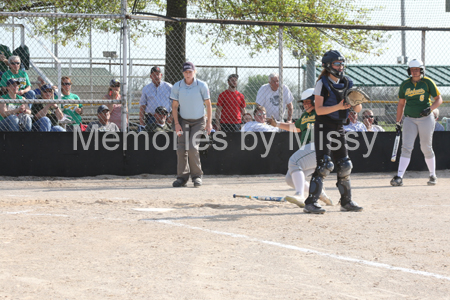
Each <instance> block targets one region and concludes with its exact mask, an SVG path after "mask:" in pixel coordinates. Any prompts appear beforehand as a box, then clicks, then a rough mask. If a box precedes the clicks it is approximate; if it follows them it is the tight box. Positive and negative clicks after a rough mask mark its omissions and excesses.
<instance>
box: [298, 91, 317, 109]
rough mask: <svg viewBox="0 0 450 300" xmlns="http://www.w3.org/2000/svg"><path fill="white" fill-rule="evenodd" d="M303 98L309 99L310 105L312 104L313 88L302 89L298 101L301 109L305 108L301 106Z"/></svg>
mask: <svg viewBox="0 0 450 300" xmlns="http://www.w3.org/2000/svg"><path fill="white" fill-rule="evenodd" d="M305 100H311V105H312V106H314V89H313V88H311V89H307V90H305V91H303V93H302V97H301V99H300V100H299V101H298V102H299V103H300V108H301V109H302V110H305V107H304V106H303V101H305Z"/></svg>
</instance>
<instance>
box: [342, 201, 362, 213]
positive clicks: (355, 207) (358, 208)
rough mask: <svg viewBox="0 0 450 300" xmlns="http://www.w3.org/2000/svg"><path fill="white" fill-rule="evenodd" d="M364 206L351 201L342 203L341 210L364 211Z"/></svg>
mask: <svg viewBox="0 0 450 300" xmlns="http://www.w3.org/2000/svg"><path fill="white" fill-rule="evenodd" d="M362 210H363V208H362V207H361V206H358V204H357V203H355V202H353V201H350V202H348V203H347V204H345V205H341V211H362Z"/></svg>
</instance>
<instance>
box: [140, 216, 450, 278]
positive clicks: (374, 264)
mask: <svg viewBox="0 0 450 300" xmlns="http://www.w3.org/2000/svg"><path fill="white" fill-rule="evenodd" d="M146 221H151V222H159V223H164V224H169V225H173V226H178V227H184V228H189V229H193V230H201V231H205V232H209V233H214V234H219V235H225V236H230V237H233V238H240V239H245V240H248V241H252V242H257V243H262V244H267V245H272V246H276V247H280V248H285V249H290V250H295V251H300V252H304V253H310V254H316V255H320V256H325V257H330V258H333V259H337V260H342V261H347V262H353V263H358V264H363V265H367V266H371V267H375V268H382V269H387V270H393V271H400V272H404V273H410V274H414V275H422V276H426V277H434V278H437V279H445V280H447V281H450V277H447V276H444V275H440V274H436V273H431V272H426V271H418V270H413V269H408V268H402V267H395V266H391V265H388V264H384V263H377V262H373V261H369V260H364V259H358V258H352V257H346V256H341V255H336V254H330V253H324V252H320V251H316V250H311V249H307V248H301V247H297V246H292V245H286V244H282V243H278V242H272V241H266V240H260V239H257V238H252V237H250V236H247V235H243V234H236V233H230V232H224V231H217V230H211V229H207V228H201V227H196V226H190V225H186V224H182V223H175V222H172V221H168V220H146Z"/></svg>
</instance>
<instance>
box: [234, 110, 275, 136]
mask: <svg viewBox="0 0 450 300" xmlns="http://www.w3.org/2000/svg"><path fill="white" fill-rule="evenodd" d="M253 116H254V117H255V121H250V122H247V123H245V125H244V126H243V127H242V129H241V132H245V131H253V132H266V131H273V132H279V131H280V128H278V127H273V126H271V125H269V124H267V123H266V109H265V108H264V106H258V107H256V108H255V110H254V111H253Z"/></svg>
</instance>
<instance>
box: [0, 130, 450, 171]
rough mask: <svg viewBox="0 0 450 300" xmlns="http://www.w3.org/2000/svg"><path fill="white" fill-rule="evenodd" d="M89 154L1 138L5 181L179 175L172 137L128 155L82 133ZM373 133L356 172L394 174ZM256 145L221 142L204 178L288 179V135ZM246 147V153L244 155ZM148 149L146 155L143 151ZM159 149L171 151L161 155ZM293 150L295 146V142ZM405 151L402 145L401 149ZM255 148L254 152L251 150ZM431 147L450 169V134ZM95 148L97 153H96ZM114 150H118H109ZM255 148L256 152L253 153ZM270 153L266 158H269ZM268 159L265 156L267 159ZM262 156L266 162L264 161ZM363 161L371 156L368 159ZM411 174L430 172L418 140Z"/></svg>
mask: <svg viewBox="0 0 450 300" xmlns="http://www.w3.org/2000/svg"><path fill="white" fill-rule="evenodd" d="M82 134H83V138H84V143H85V146H86V149H87V150H84V149H83V145H82V142H81V140H78V141H77V150H74V136H73V134H67V133H52V134H48V133H26V132H25V133H20V132H19V133H17V132H5V133H0V138H1V140H2V143H1V146H0V162H1V166H2V167H1V169H0V175H1V176H62V177H81V176H96V175H103V174H109V175H120V176H130V175H138V174H162V175H174V176H175V174H176V153H175V150H174V145H173V141H174V139H173V136H172V133H170V137H169V138H168V139H166V138H164V136H162V135H159V136H156V137H155V136H154V135H152V134H150V135H149V142H148V143H146V141H145V139H144V136H139V137H138V139H137V141H138V143H137V144H136V145H135V144H134V137H133V136H128V137H127V150H124V149H123V137H122V136H119V137H118V140H114V139H113V136H111V135H109V137H108V136H106V138H107V143H106V144H105V145H106V147H103V145H102V142H101V141H102V140H103V138H105V135H104V133H99V134H98V139H99V143H98V146H97V147H96V145H95V144H96V143H95V137H93V138H92V139H91V141H90V142H88V139H89V134H88V133H82ZM373 136H374V133H367V135H366V136H365V137H364V136H363V135H360V136H358V137H352V139H353V140H354V142H351V143H349V146H351V147H352V148H355V145H356V143H359V144H360V147H358V148H357V149H355V150H351V151H349V155H350V158H351V159H352V162H353V165H354V167H353V172H393V173H394V172H396V170H397V166H398V162H397V163H392V162H391V161H390V157H391V152H392V146H393V143H394V139H395V133H394V132H382V133H378V135H377V136H376V138H375V141H374V143H373V149H372V151H371V153H370V155H368V156H367V154H368V147H367V146H366V142H365V140H366V139H367V140H368V141H372V138H373ZM255 137H256V139H254V137H252V136H246V137H245V138H244V139H243V140H242V137H241V134H240V133H230V134H228V135H227V136H226V137H220V139H221V140H222V141H219V142H217V143H216V146H220V147H222V146H223V145H224V142H226V144H227V146H226V148H225V149H224V150H216V149H214V148H210V150H208V153H207V156H202V157H201V161H202V166H203V171H204V173H205V175H258V174H284V173H285V172H286V171H287V164H288V159H289V157H290V155H292V154H293V153H294V152H295V151H296V150H297V149H298V146H294V148H293V149H292V150H289V143H290V135H289V133H287V132H285V133H276V134H274V135H273V137H272V134H271V133H262V134H261V133H256V135H255ZM271 138H273V142H272V144H271V145H272V146H271V147H270V149H269V151H267V149H268V148H267V147H266V146H265V145H266V144H268V143H269V141H270V140H271ZM244 143H245V145H246V147H247V150H241V148H242V146H243V144H244ZM146 144H148V150H146V149H145V145H146ZM153 144H154V145H156V147H163V146H165V145H166V144H167V149H165V150H158V149H157V148H155V146H153ZM293 145H296V142H295V139H294V143H293ZM400 146H401V145H400ZM253 147H254V148H253ZM433 147H434V151H435V153H436V165H437V169H438V170H443V169H450V157H449V156H448V152H447V149H449V148H450V132H435V133H434V139H433ZM96 148H97V149H96ZM113 148H116V149H114V150H111V149H113ZM250 148H253V149H250ZM266 152H267V153H266ZM265 154H267V155H265ZM262 156H264V157H262ZM364 156H367V157H366V158H365V157H364ZM408 170H409V171H425V170H427V167H426V165H425V161H424V158H423V155H422V153H421V152H420V145H419V139H417V140H416V143H415V147H414V151H413V154H412V160H411V164H410V166H409V167H408Z"/></svg>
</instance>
